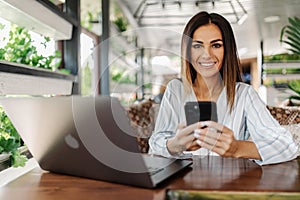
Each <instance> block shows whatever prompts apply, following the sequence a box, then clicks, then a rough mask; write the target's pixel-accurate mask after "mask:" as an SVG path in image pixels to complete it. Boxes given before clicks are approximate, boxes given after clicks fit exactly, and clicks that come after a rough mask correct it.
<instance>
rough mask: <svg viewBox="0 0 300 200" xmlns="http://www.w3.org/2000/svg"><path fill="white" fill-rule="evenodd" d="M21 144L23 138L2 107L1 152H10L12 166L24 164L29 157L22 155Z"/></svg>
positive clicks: (0, 124)
mask: <svg viewBox="0 0 300 200" xmlns="http://www.w3.org/2000/svg"><path fill="white" fill-rule="evenodd" d="M20 146H21V138H20V136H19V134H18V132H17V131H16V129H15V127H14V126H13V124H12V123H11V121H10V119H9V118H8V116H7V115H6V113H5V112H4V111H3V109H2V107H0V153H3V152H6V153H10V159H11V163H12V166H14V167H19V166H24V165H25V163H26V161H27V158H26V156H24V155H21V153H20V151H19V150H18V148H19V147H20Z"/></svg>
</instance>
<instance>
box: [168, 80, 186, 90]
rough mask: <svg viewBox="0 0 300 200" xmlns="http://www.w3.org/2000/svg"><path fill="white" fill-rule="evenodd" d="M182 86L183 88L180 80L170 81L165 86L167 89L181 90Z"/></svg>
mask: <svg viewBox="0 0 300 200" xmlns="http://www.w3.org/2000/svg"><path fill="white" fill-rule="evenodd" d="M182 86H183V83H182V80H181V79H180V78H174V79H171V80H170V81H169V82H168V84H167V87H169V88H181V87H182Z"/></svg>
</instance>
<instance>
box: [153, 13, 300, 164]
mask: <svg viewBox="0 0 300 200" xmlns="http://www.w3.org/2000/svg"><path fill="white" fill-rule="evenodd" d="M181 59H182V66H181V79H180V80H178V79H174V80H172V81H170V82H169V84H168V85H167V88H166V91H165V93H164V97H163V99H162V102H161V106H160V111H159V114H158V118H157V121H156V126H155V130H154V132H153V134H152V136H151V138H150V140H149V145H150V153H153V154H158V155H162V156H166V157H172V156H173V157H181V156H184V155H185V154H186V153H187V152H189V151H192V150H193V153H197V154H200V155H208V154H216V155H220V156H223V157H235V158H249V159H253V160H255V161H256V162H257V163H258V164H260V165H263V164H271V163H279V162H284V161H288V160H291V159H294V158H295V157H297V149H298V147H297V145H296V144H295V143H294V141H293V139H292V135H291V133H290V132H288V131H287V130H286V129H284V128H283V127H281V126H280V125H279V123H278V122H277V121H276V120H275V119H274V118H273V117H272V116H271V115H270V113H269V111H268V110H267V108H266V105H265V104H264V103H263V102H262V100H261V99H260V98H259V96H258V94H257V93H256V91H255V90H254V89H253V88H252V87H251V86H250V85H247V84H244V83H242V78H241V67H240V63H239V58H238V55H237V48H236V43H235V38H234V34H233V31H232V28H231V26H230V24H229V22H228V21H227V20H226V19H225V18H224V17H222V16H221V15H218V14H215V13H212V14H209V13H207V12H200V13H198V14H196V15H195V16H194V17H192V18H191V20H190V21H189V22H188V23H187V25H186V27H185V29H184V32H183V37H182V42H181ZM188 101H214V102H216V104H217V114H218V122H213V121H202V122H198V123H195V124H192V125H189V126H186V125H185V124H186V117H185V112H184V105H185V103H186V102H188Z"/></svg>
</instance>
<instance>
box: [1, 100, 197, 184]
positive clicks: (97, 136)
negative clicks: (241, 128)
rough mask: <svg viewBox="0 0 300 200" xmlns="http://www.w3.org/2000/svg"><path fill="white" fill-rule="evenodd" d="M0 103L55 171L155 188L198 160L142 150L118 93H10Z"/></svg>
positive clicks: (45, 166)
mask: <svg viewBox="0 0 300 200" xmlns="http://www.w3.org/2000/svg"><path fill="white" fill-rule="evenodd" d="M0 105H2V106H3V109H4V110H5V112H6V114H7V115H8V117H9V118H10V120H11V121H12V123H13V125H14V126H15V128H16V129H17V131H18V133H19V134H20V136H21V137H22V139H23V141H24V143H25V144H26V145H27V147H28V149H29V151H30V152H31V154H32V155H33V157H34V158H35V159H36V160H37V161H38V163H39V165H40V167H41V168H42V169H44V170H47V171H50V172H54V173H61V174H67V175H73V176H79V177H85V178H90V179H98V180H103V181H108V182H114V183H121V184H126V185H132V186H138V187H145V188H154V187H156V186H157V185H158V184H160V183H161V182H163V181H164V180H166V179H167V178H169V177H171V176H172V175H174V174H176V173H178V172H179V171H181V170H183V169H184V168H187V167H188V166H189V165H191V164H192V161H191V160H180V159H172V158H164V157H159V156H154V155H149V154H142V153H140V151H139V148H138V143H137V139H136V135H135V133H134V132H133V129H132V127H131V125H130V120H129V117H128V116H127V112H126V110H125V109H124V107H123V106H122V105H121V104H120V102H119V100H118V99H117V98H113V97H108V96H97V97H83V96H55V97H10V98H1V99H0Z"/></svg>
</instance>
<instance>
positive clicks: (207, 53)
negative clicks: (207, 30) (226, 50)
mask: <svg viewBox="0 0 300 200" xmlns="http://www.w3.org/2000/svg"><path fill="white" fill-rule="evenodd" d="M201 56H202V57H203V58H210V57H211V51H210V48H203V49H202V55H201Z"/></svg>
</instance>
